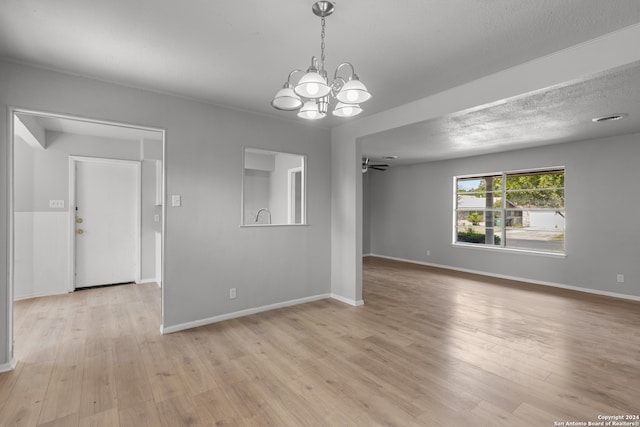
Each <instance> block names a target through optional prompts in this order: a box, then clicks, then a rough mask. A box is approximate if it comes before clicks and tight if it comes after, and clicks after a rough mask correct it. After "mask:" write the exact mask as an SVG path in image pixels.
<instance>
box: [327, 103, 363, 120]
mask: <svg viewBox="0 0 640 427" xmlns="http://www.w3.org/2000/svg"><path fill="white" fill-rule="evenodd" d="M360 113H362V108H360V106H359V105H358V104H345V103H342V102H338V104H337V105H336V108H335V109H334V110H333V115H334V116H337V117H353V116H357V115H358V114H360Z"/></svg>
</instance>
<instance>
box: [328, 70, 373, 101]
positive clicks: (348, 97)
mask: <svg viewBox="0 0 640 427" xmlns="http://www.w3.org/2000/svg"><path fill="white" fill-rule="evenodd" d="M336 98H338V101H340V102H344V103H346V104H360V103H362V102H365V101H368V100H369V98H371V94H370V93H369V91H368V90H367V87H366V86H365V85H364V83H362V82H361V81H360V79H358V76H356V75H355V74H354V75H353V78H352V79H351V80H349V81H348V82H346V83H345V84H344V86H342V89H341V90H340V92H338V94H337V95H336Z"/></svg>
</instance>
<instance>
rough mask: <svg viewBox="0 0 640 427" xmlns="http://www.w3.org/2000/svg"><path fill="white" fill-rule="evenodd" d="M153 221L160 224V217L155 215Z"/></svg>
mask: <svg viewBox="0 0 640 427" xmlns="http://www.w3.org/2000/svg"><path fill="white" fill-rule="evenodd" d="M153 220H154V221H155V222H160V215H158V214H155V215H154V216H153Z"/></svg>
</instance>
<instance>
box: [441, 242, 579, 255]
mask: <svg viewBox="0 0 640 427" xmlns="http://www.w3.org/2000/svg"><path fill="white" fill-rule="evenodd" d="M451 246H453V247H456V248H465V249H466V248H469V249H477V250H481V251H495V252H504V253H516V254H526V255H537V256H545V257H551V258H566V257H567V254H566V253H558V252H542V251H534V250H530V249H514V248H502V247H499V246H498V247H495V246H486V245H479V244H475V243H452V244H451Z"/></svg>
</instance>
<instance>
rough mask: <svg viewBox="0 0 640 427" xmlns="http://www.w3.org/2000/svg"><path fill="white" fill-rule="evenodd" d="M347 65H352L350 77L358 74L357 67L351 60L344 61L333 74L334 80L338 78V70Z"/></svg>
mask: <svg viewBox="0 0 640 427" xmlns="http://www.w3.org/2000/svg"><path fill="white" fill-rule="evenodd" d="M345 65H348V66H349V67H351V74H350V75H349V77H351V76H354V75H355V74H356V69H355V68H353V64H352V63H351V62H343V63H342V64H340V65H338V66H337V67H336V72H335V74H334V76H333V79H334V80H335V79H337V78H338V72H339V71H340V68H342V67H343V66H345Z"/></svg>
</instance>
